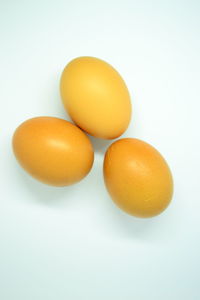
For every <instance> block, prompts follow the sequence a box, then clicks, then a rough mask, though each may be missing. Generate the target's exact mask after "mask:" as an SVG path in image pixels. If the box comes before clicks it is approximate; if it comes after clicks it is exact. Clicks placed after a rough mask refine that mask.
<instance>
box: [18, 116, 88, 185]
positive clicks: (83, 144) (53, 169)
mask: <svg viewBox="0 0 200 300" xmlns="http://www.w3.org/2000/svg"><path fill="white" fill-rule="evenodd" d="M12 145H13V151H14V154H15V157H16V159H17V160H18V162H19V163H20V165H21V166H22V167H23V168H24V169H25V170H26V171H27V172H28V173H29V174H30V175H31V176H33V177H34V178H36V179H38V180H39V181H41V182H43V183H46V184H49V185H53V186H67V185H71V184H74V183H76V182H78V181H80V180H81V179H83V178H84V177H85V176H86V175H87V174H88V173H89V171H90V169H91V168H92V165H93V160H94V152H93V147H92V144H91V142H90V140H89V138H88V137H87V135H86V134H85V133H84V132H83V131H81V130H80V129H79V128H78V127H77V126H75V125H73V124H72V123H70V122H68V121H65V120H63V119H59V118H54V117H36V118H32V119H29V120H27V121H25V122H23V123H22V124H21V125H20V126H19V127H18V128H17V129H16V130H15V132H14V135H13V138H12Z"/></svg>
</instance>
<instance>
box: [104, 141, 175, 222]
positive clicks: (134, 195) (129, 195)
mask: <svg viewBox="0 0 200 300" xmlns="http://www.w3.org/2000/svg"><path fill="white" fill-rule="evenodd" d="M104 179H105V184H106V187H107V189H108V192H109V193H110V195H111V197H112V199H113V201H114V202H115V203H116V204H117V205H118V206H119V207H120V208H121V209H122V210H124V211H125V212H127V213H129V214H131V215H134V216H138V217H152V216H155V215H158V214H159V213H161V212H162V211H163V210H164V209H165V208H166V207H167V206H168V204H169V203H170V201H171V198H172V194H173V179H172V174H171V171H170V169H169V167H168V165H167V163H166V161H165V160H164V158H163V157H162V156H161V154H160V153H159V152H158V151H157V150H156V149H155V148H153V147H152V146H151V145H149V144H147V143H146V142H143V141H141V140H138V139H134V138H125V139H120V140H118V141H116V142H114V143H113V144H112V145H111V146H110V147H109V148H108V150H107V152H106V154H105V159H104Z"/></svg>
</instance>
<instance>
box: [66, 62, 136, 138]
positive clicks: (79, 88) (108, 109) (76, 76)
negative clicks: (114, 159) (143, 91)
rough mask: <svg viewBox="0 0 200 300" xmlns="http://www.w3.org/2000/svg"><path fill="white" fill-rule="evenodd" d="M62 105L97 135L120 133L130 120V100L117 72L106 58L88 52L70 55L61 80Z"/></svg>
mask: <svg viewBox="0 0 200 300" xmlns="http://www.w3.org/2000/svg"><path fill="white" fill-rule="evenodd" d="M60 93H61V98H62V102H63V105H64V108H65V109H66V111H67V112H68V114H69V115H70V117H71V119H72V120H73V121H74V122H75V123H76V124H77V125H78V126H79V127H80V128H81V129H82V130H84V131H86V132H87V133H89V134H90V135H93V136H95V137H98V138H103V139H114V138H117V137H119V136H120V135H122V134H123V133H124V132H125V130H126V129H127V127H128V125H129V122H130V120H131V111H132V108H131V100H130V94H129V91H128V88H127V86H126V84H125V82H124V80H123V79H122V77H121V76H120V74H119V73H118V72H117V71H116V70H115V69H114V68H113V67H112V66H111V65H110V64H108V63H106V62H105V61H103V60H101V59H98V58H95V57H89V56H83V57H78V58H75V59H73V60H72V61H71V62H69V63H68V64H67V66H66V67H65V68H64V70H63V72H62V76H61V80H60Z"/></svg>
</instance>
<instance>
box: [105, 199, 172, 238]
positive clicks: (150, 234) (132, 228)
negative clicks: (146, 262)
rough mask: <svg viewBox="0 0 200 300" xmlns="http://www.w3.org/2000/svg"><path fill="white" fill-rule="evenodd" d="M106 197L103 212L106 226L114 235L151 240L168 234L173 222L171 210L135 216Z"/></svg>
mask: <svg viewBox="0 0 200 300" xmlns="http://www.w3.org/2000/svg"><path fill="white" fill-rule="evenodd" d="M105 198H107V199H105V200H107V205H106V208H107V212H105V213H104V220H106V219H107V220H106V223H107V224H106V225H107V228H109V229H110V230H111V232H112V234H113V233H115V235H117V236H119V235H120V236H121V237H122V238H128V239H133V238H138V239H141V240H145V241H148V240H152V238H154V239H155V238H159V239H160V238H162V237H166V236H168V228H169V224H171V223H172V222H173V216H172V212H171V211H170V209H169V210H166V211H164V212H163V213H161V214H160V215H158V216H155V217H152V218H137V217H134V216H131V215H129V214H127V213H125V212H123V211H122V210H121V209H119V208H118V207H117V206H116V205H115V204H114V203H113V202H112V200H111V198H110V197H109V195H108V196H107V197H105Z"/></svg>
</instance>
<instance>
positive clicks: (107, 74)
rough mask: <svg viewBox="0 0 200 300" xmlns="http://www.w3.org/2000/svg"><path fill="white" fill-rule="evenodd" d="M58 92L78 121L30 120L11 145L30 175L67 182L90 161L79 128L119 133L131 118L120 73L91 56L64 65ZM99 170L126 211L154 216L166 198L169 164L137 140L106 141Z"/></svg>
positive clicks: (80, 175)
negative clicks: (107, 144)
mask: <svg viewBox="0 0 200 300" xmlns="http://www.w3.org/2000/svg"><path fill="white" fill-rule="evenodd" d="M60 92H61V98H62V101H63V105H64V107H65V109H66V111H67V112H68V114H69V115H70V117H71V119H72V120H73V121H74V123H75V124H76V125H77V126H76V125H74V124H72V123H70V122H68V121H65V120H62V119H59V118H54V117H36V118H33V119H29V120H27V121H25V122H24V123H22V124H21V125H20V126H19V127H18V128H17V129H16V130H15V133H14V135H13V150H14V154H15V156H16V158H17V160H18V161H19V163H20V164H21V166H22V167H23V168H24V169H25V170H26V171H27V172H28V173H29V174H30V175H32V176H33V177H34V178H36V179H38V180H40V181H42V182H44V183H47V184H50V185H54V186H67V185H70V184H74V183H76V182H78V181H80V180H81V179H83V178H84V177H85V176H86V175H87V174H88V173H89V171H90V170H91V168H92V165H93V160H94V151H93V147H92V144H91V142H90V140H89V138H88V136H87V135H86V134H85V133H84V132H86V133H88V134H90V135H92V136H95V137H98V138H102V139H115V138H118V137H119V136H120V135H122V134H123V133H124V132H125V130H126V129H127V127H128V125H129V123H130V119H131V101H130V95H129V92H128V89H127V87H126V84H125V82H124V81H123V79H122V78H121V76H120V75H119V73H118V72H117V71H116V70H115V69H114V68H113V67H112V66H111V65H109V64H108V63H106V62H104V61H102V60H100V59H97V58H94V57H79V58H76V59H74V60H72V61H71V62H70V63H69V64H68V65H67V66H66V67H65V69H64V71H63V73H62V76H61V80H60ZM103 172H104V180H105V185H106V187H107V190H108V192H109V194H110V195H111V197H112V199H113V201H114V202H115V203H116V204H117V205H118V206H119V207H120V208H121V209H122V210H124V211H126V212H127V213H129V214H131V215H134V216H138V217H152V216H155V215H157V214H159V213H161V212H162V211H163V210H164V209H165V208H166V207H167V206H168V204H169V203H170V201H171V198H172V194H173V179H172V175H171V172H170V169H169V167H168V165H167V163H166V161H165V160H164V158H163V157H162V156H161V154H160V153H159V152H158V151H157V150H156V149H155V148H153V147H152V146H150V145H149V144H147V143H145V142H143V141H141V140H138V139H135V138H124V139H119V140H117V141H115V142H114V143H113V144H111V146H110V147H109V148H108V149H107V151H106V154H105V158H104V165H103Z"/></svg>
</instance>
